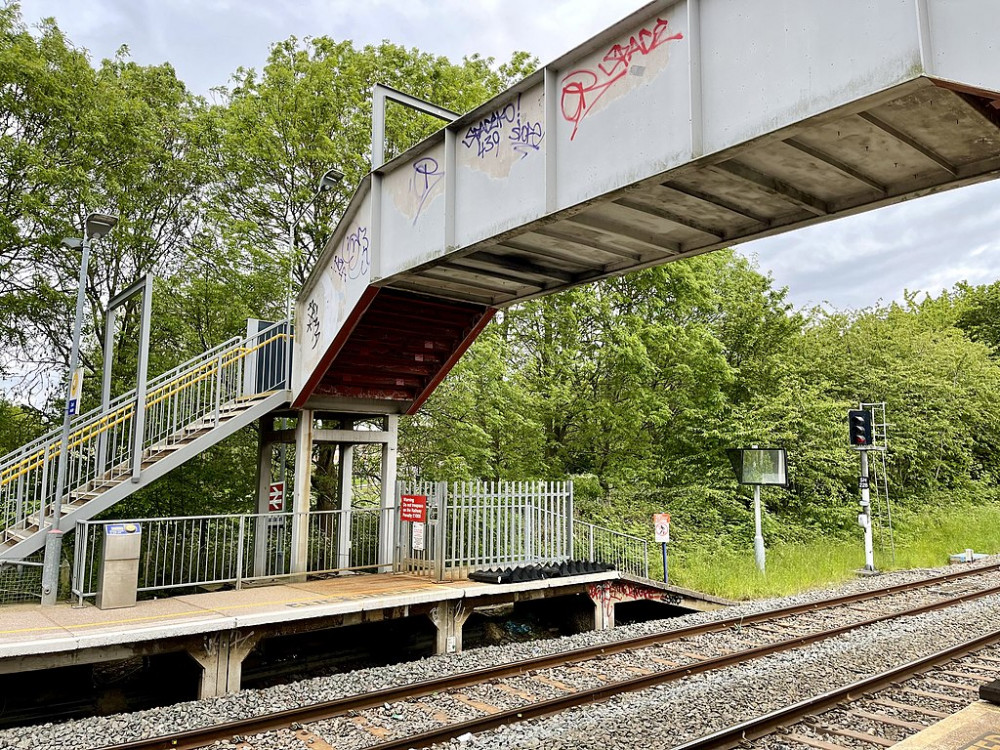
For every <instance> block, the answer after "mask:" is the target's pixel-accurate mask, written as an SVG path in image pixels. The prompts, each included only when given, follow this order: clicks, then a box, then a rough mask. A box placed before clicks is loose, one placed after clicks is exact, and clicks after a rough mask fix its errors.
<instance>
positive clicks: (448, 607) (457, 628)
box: [428, 600, 473, 654]
mask: <svg viewBox="0 0 1000 750" xmlns="http://www.w3.org/2000/svg"><path fill="white" fill-rule="evenodd" d="M472 612H473V610H472V609H471V608H469V609H466V608H465V606H464V605H463V603H462V602H461V601H458V602H456V601H454V600H445V601H443V602H439V603H438V604H437V605H436V606H435V607H434V609H432V610H431V611H430V613H429V614H428V617H430V618H431V622H433V623H434V627H436V628H437V638H436V639H435V641H434V653H435V654H457V653H459V652H460V651H461V650H462V628H463V627H464V626H465V621H466V620H468V619H469V616H470V615H471V614H472Z"/></svg>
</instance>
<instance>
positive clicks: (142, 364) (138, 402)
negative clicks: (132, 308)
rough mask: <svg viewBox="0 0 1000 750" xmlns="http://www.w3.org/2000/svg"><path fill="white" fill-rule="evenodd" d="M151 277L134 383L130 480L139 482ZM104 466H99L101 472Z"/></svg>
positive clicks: (144, 412) (147, 282)
mask: <svg viewBox="0 0 1000 750" xmlns="http://www.w3.org/2000/svg"><path fill="white" fill-rule="evenodd" d="M152 289H153V277H152V276H147V277H146V284H145V293H144V294H143V295H142V324H141V326H140V328H139V368H138V372H137V373H136V383H135V416H134V417H133V420H134V422H135V431H134V433H133V435H132V438H133V440H134V441H135V442H134V443H133V445H132V482H133V484H138V483H139V475H140V474H141V473H142V447H143V446H142V444H143V440H144V438H145V432H146V377H147V374H148V368H149V321H150V317H151V316H152V313H153V294H152ZM103 469H104V467H103V466H102V467H101V472H102V473H103Z"/></svg>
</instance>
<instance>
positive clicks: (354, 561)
mask: <svg viewBox="0 0 1000 750" xmlns="http://www.w3.org/2000/svg"><path fill="white" fill-rule="evenodd" d="M395 512H396V509H395V508H389V509H387V510H385V511H382V510H379V509H378V508H352V509H351V510H347V511H340V510H332V511H312V512H309V513H305V514H295V513H266V514H264V513H256V514H254V513H247V514H236V515H220V516H185V517H173V518H139V519H128V520H124V521H118V523H137V524H141V526H142V531H143V538H142V545H141V548H140V553H139V560H140V565H139V588H138V590H139V591H141V592H152V591H168V590H173V589H182V588H191V587H195V586H208V585H221V584H234V585H235V586H236V587H237V588H240V587H242V586H243V585H245V584H249V583H254V582H258V583H259V582H262V581H269V580H275V579H277V580H280V579H282V578H287V577H289V576H292V575H296V574H300V573H307V574H321V573H335V572H338V571H346V570H352V571H366V572H373V573H374V572H379V571H383V572H384V571H385V570H387V569H391V565H385V566H379V564H378V559H377V558H378V540H379V535H380V529H381V528H382V526H383V525H384V524H385V522H386V521H385V519H387V518H389V519H391V517H392V516H393V514H394V513H395ZM299 516H301V518H300V517H299ZM297 524H301V525H302V526H303V528H305V530H306V548H307V552H306V556H305V560H304V565H303V570H301V571H296V570H293V568H292V532H293V528H294V527H295V526H296V525H297ZM103 527H104V522H102V521H80V522H78V523H77V525H76V542H75V544H76V547H75V552H74V556H73V559H74V565H73V579H72V592H73V595H74V596H75V597H77V598H79V599H81V600H82V599H85V598H89V597H92V596H95V595H96V593H97V588H96V587H97V572H98V569H99V567H100V559H101V544H102V543H103V541H102V540H103V535H102V529H103ZM344 530H346V534H343V531H344ZM260 535H263V537H264V538H263V539H260V538H259V537H260ZM343 536H346V538H347V539H348V540H349V549H348V550H345V551H343V555H342V551H341V550H340V549H339V546H340V543H341V541H340V540H341V539H342V538H343ZM261 549H263V550H264V553H263V555H260V550H261ZM255 550H256V551H257V558H256V559H255ZM261 557H262V558H263V565H262V566H261V559H260V558H261Z"/></svg>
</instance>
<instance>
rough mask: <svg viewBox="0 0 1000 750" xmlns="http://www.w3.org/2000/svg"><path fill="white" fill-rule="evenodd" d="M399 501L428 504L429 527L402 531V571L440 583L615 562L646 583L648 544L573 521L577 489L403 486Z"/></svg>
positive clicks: (407, 526)
mask: <svg viewBox="0 0 1000 750" xmlns="http://www.w3.org/2000/svg"><path fill="white" fill-rule="evenodd" d="M400 495H423V496H425V497H427V515H428V518H427V523H426V524H424V528H423V529H421V530H420V531H419V532H418V536H422V544H421V545H420V546H421V547H422V549H414V545H413V534H414V529H413V526H414V524H412V523H409V522H405V521H402V522H400V523H399V524H398V527H397V534H398V537H397V550H398V551H399V554H398V556H397V560H398V567H397V569H400V570H405V571H411V572H424V573H428V574H431V575H434V576H435V577H436V578H437V579H438V580H445V579H456V578H462V577H464V576H466V575H467V574H468V573H470V572H472V571H474V570H482V569H485V568H496V567H511V566H516V565H532V564H538V563H549V562H561V561H564V560H570V559H573V560H586V561H588V562H603V563H610V564H612V565H614V566H615V568H616V569H618V570H620V571H622V572H623V573H628V574H630V575H635V576H641V577H644V578H648V577H649V558H648V551H649V550H648V547H649V544H648V542H647V541H646V540H645V539H642V538H640V537H636V536H631V535H629V534H623V533H621V532H618V531H613V530H611V529H607V528H604V527H601V526H595V525H593V524H590V523H586V522H583V521H580V520H576V519H574V516H573V483H572V482H453V483H452V484H451V485H449V484H448V483H446V482H434V483H431V482H422V483H421V482H412V483H403V482H398V483H397V486H396V497H397V501H398V498H399V496H400Z"/></svg>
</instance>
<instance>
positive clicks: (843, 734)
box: [674, 629, 1000, 750]
mask: <svg viewBox="0 0 1000 750" xmlns="http://www.w3.org/2000/svg"><path fill="white" fill-rule="evenodd" d="M998 644H1000V629H997V630H993V631H991V632H989V633H985V634H982V635H979V636H977V637H975V638H972V639H970V640H968V641H966V642H964V643H960V644H957V645H954V646H951V647H949V648H946V649H943V650H941V651H938V652H936V653H933V654H929V655H928V656H926V657H923V658H921V659H916V660H914V661H911V662H909V663H907V664H903V665H900V666H898V667H895V668H893V669H890V670H886V671H884V672H880V673H879V674H875V675H871V676H870V677H866V678H865V679H863V680H858V681H857V682H854V683H852V684H850V685H846V686H844V687H841V688H836V689H834V690H831V691H829V692H827V693H824V694H823V695H819V696H815V697H813V698H808V699H806V700H803V701H799V702H798V703H795V704H793V705H791V706H788V707H786V708H782V709H780V710H778V711H773V712H770V713H768V714H764V715H762V716H759V717H756V718H754V719H751V720H748V721H745V722H742V723H740V724H736V725H733V726H731V727H726V728H725V729H721V730H718V731H716V732H713V733H712V734H709V735H706V736H704V737H700V738H698V739H695V740H691V741H689V742H685V743H683V744H681V745H677V746H676V747H675V748H674V750H727V749H728V748H734V747H741V748H758V749H759V750H771V749H772V748H775V749H776V748H779V747H780V748H781V750H792V748H802V749H803V750H808V749H809V748H816V749H818V750H849V749H850V748H857V747H858V744H857V743H863V744H864V745H867V746H869V747H892V746H893V745H895V744H896V743H898V742H902V741H903V740H904V739H906V738H907V737H909V736H911V735H913V734H916V733H917V732H919V731H921V730H923V729H925V728H927V727H928V726H930V725H931V724H933V723H935V722H937V721H938V720H940V719H943V718H945V717H946V716H949V715H951V714H952V713H954V712H955V711H956V710H958V709H960V708H963V707H964V706H966V705H968V704H969V703H971V702H972V701H973V700H975V699H976V696H977V693H978V689H979V685H980V684H982V683H984V682H989V681H992V680H994V679H997V677H998V676H1000V646H998ZM990 651H992V654H990V653H989V652H990ZM984 662H985V663H984ZM841 738H844V739H846V740H848V741H850V743H851V744H850V745H845V744H840V743H838V742H837V740H838V739H841ZM751 740H762V741H761V742H759V743H757V742H754V743H752V744H751V743H750V741H751ZM843 741H844V740H843V739H841V742H843Z"/></svg>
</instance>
